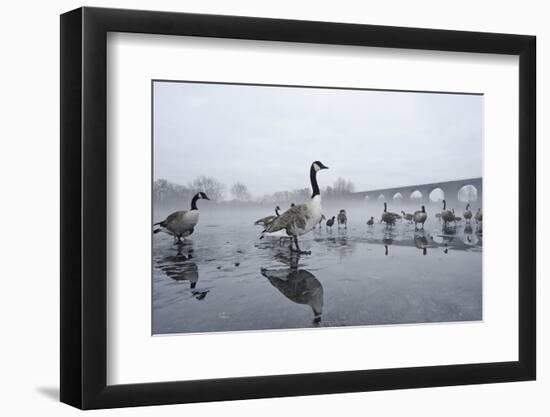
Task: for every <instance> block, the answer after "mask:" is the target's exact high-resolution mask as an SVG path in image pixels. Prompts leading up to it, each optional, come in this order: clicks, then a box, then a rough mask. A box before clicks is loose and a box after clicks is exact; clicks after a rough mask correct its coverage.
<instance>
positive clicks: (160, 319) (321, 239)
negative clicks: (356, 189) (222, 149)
mask: <svg viewBox="0 0 550 417" xmlns="http://www.w3.org/2000/svg"><path fill="white" fill-rule="evenodd" d="M207 204H208V203H206V204H202V206H206V205H207ZM344 207H345V206H344ZM323 210H324V213H325V215H329V214H330V215H331V216H332V215H336V214H337V212H338V210H337V207H336V206H334V207H325V206H324V208H323ZM427 210H428V213H429V214H428V215H429V217H428V221H427V223H426V225H425V230H424V231H416V232H415V229H414V225H412V224H408V223H407V222H405V221H403V222H398V223H397V225H396V226H395V227H394V228H393V229H387V228H386V227H385V226H384V225H383V224H380V223H378V221H376V222H375V225H374V226H372V227H369V226H367V224H366V221H367V219H368V218H369V217H370V216H371V215H372V216H374V217H375V219H379V218H380V214H381V211H382V210H381V209H380V207H378V206H376V207H372V208H370V209H369V208H366V207H359V206H358V207H355V208H350V209H348V210H347V211H348V218H349V223H348V227H347V229H344V228H341V229H338V228H337V227H336V226H334V227H333V229H332V230H326V229H325V226H324V225H323V227H322V228H321V229H318V230H315V231H313V232H310V233H308V234H307V235H305V236H302V237H301V238H300V246H301V248H302V249H303V250H310V251H311V255H302V256H298V255H296V254H291V253H290V251H289V248H288V244H282V242H280V241H279V239H277V238H265V239H263V240H259V239H258V236H259V235H260V232H261V230H262V229H261V228H260V227H259V226H253V223H254V221H255V220H257V219H258V218H261V217H264V216H266V215H269V214H271V213H270V211H269V209H266V208H263V209H261V208H256V207H255V208H234V207H233V208H227V209H221V208H216V209H204V210H203V209H202V207H201V214H200V216H201V217H200V221H199V224H198V225H197V227H196V228H195V232H194V234H193V235H192V236H191V237H190V238H188V239H187V240H186V241H185V243H184V244H183V245H174V243H173V239H172V237H171V236H168V235H166V234H163V233H159V234H156V235H154V236H153V300H152V302H153V333H154V334H168V333H197V332H226V331H234V330H264V329H290V328H309V327H331V326H359V325H381V324H404V323H430V322H431V323H433V322H451V321H472V320H481V319H482V237H481V234H480V233H477V232H476V225H475V223H474V222H472V225H471V226H468V225H466V224H464V222H462V223H459V224H458V226H457V227H456V228H452V229H446V230H443V228H442V225H441V224H440V223H439V222H438V221H437V219H436V218H435V217H434V214H435V213H436V212H437V211H439V210H437V209H436V208H435V207H433V208H428V207H427ZM394 211H397V209H396V208H394ZM167 214H169V211H167V210H160V209H156V210H155V212H154V218H155V221H157V220H160V219H162V218H164V217H165V216H166V215H167ZM327 217H328V216H327Z"/></svg>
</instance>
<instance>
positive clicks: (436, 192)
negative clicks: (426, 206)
mask: <svg viewBox="0 0 550 417" xmlns="http://www.w3.org/2000/svg"><path fill="white" fill-rule="evenodd" d="M428 197H429V199H430V201H431V202H433V203H439V202H440V201H443V200H445V191H443V189H442V188H441V187H435V188H432V189H431V190H430V193H429V194H428Z"/></svg>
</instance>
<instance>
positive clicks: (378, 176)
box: [154, 82, 483, 197]
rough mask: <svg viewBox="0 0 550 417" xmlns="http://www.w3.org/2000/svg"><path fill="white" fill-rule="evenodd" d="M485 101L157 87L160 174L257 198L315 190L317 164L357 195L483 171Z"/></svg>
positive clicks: (325, 181) (325, 178)
mask: <svg viewBox="0 0 550 417" xmlns="http://www.w3.org/2000/svg"><path fill="white" fill-rule="evenodd" d="M482 109H483V97H482V96H479V95H463V94H429V93H407V92H390V91H368V90H361V91H358V90H343V89H335V90H331V89H319V88H289V87H265V86H244V85H227V84H200V83H183V82H155V83H154V152H155V154H154V178H155V179H157V178H165V179H167V180H169V181H172V182H175V183H179V184H184V185H185V184H188V183H189V182H190V181H192V180H193V179H194V178H196V177H197V176H199V175H206V176H211V177H215V178H217V179H218V180H220V181H222V182H224V183H225V184H226V185H227V186H228V187H230V186H231V184H233V183H234V182H236V181H241V182H244V183H245V184H246V185H247V186H248V188H249V190H250V192H251V193H252V194H253V196H255V197H259V196H262V195H264V194H270V193H273V192H274V191H283V190H291V189H295V188H304V187H309V166H310V164H311V162H313V161H314V160H320V161H322V162H323V163H324V164H325V165H327V166H328V167H329V168H330V169H329V170H328V171H323V172H322V173H321V174H320V175H319V185H320V186H321V187H324V186H326V185H332V183H333V182H334V181H335V180H336V179H337V178H338V177H343V178H345V179H348V180H351V181H353V183H354V184H355V187H356V190H357V191H363V190H369V189H377V188H385V187H392V186H403V185H409V184H421V183H429V182H435V181H444V180H453V179H459V178H468V177H478V176H481V174H482V118H483V110H482Z"/></svg>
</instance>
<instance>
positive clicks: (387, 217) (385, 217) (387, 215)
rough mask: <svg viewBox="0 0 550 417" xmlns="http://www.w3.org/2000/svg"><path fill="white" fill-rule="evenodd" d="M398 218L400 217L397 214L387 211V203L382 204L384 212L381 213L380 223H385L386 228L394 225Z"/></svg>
mask: <svg viewBox="0 0 550 417" xmlns="http://www.w3.org/2000/svg"><path fill="white" fill-rule="evenodd" d="M400 218H401V216H400V215H399V214H397V213H392V212H391V211H388V203H384V212H383V213H382V221H383V222H384V223H386V227H388V226H393V225H395V221H396V220H398V219H400Z"/></svg>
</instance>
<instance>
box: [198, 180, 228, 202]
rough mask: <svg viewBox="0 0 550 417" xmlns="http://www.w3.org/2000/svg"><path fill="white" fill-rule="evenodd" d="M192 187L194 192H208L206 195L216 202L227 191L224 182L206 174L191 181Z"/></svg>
mask: <svg viewBox="0 0 550 417" xmlns="http://www.w3.org/2000/svg"><path fill="white" fill-rule="evenodd" d="M190 188H191V189H192V190H193V191H194V192H199V191H202V192H204V193H206V195H207V196H208V197H209V198H210V199H211V200H212V201H215V202H219V201H221V200H222V198H223V194H224V192H225V185H224V184H223V183H221V182H219V181H218V180H216V179H215V178H211V177H205V176H201V177H198V178H195V180H194V181H193V182H192V183H191V185H190Z"/></svg>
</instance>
